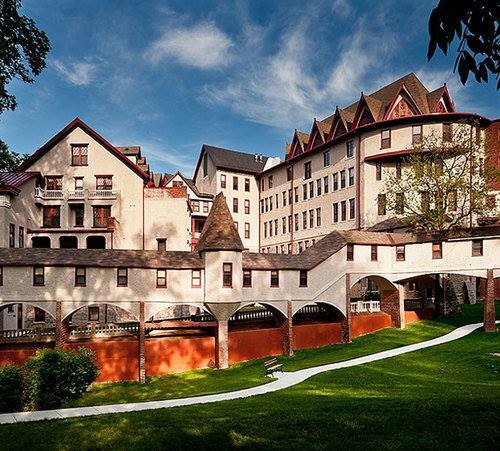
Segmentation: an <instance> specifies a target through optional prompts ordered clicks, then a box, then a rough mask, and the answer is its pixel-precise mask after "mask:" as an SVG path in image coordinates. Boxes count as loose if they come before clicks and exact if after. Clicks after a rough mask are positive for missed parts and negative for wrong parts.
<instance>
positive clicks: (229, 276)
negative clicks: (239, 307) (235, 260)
mask: <svg viewBox="0 0 500 451" xmlns="http://www.w3.org/2000/svg"><path fill="white" fill-rule="evenodd" d="M222 286H223V287H224V288H232V287H233V264H232V263H223V264H222Z"/></svg>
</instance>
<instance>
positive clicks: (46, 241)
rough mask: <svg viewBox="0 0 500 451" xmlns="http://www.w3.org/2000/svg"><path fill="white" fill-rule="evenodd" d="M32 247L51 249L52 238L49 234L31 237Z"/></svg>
mask: <svg viewBox="0 0 500 451" xmlns="http://www.w3.org/2000/svg"><path fill="white" fill-rule="evenodd" d="M31 247H35V248H40V249H49V248H50V238H49V237H48V236H34V237H33V238H31Z"/></svg>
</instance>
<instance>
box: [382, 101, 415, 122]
mask: <svg viewBox="0 0 500 451" xmlns="http://www.w3.org/2000/svg"><path fill="white" fill-rule="evenodd" d="M416 114H418V111H416V109H415V107H414V106H412V105H411V104H410V102H408V100H406V99H405V98H403V97H402V96H399V98H398V100H397V101H396V104H395V105H394V107H393V108H392V111H391V112H390V113H389V116H388V119H397V118H400V117H408V116H415V115H416Z"/></svg>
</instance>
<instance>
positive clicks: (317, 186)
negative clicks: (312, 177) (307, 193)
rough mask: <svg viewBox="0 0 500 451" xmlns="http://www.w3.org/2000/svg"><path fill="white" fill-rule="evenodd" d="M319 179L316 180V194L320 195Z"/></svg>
mask: <svg viewBox="0 0 500 451" xmlns="http://www.w3.org/2000/svg"><path fill="white" fill-rule="evenodd" d="M321 188H322V186H321V179H318V180H316V196H321Z"/></svg>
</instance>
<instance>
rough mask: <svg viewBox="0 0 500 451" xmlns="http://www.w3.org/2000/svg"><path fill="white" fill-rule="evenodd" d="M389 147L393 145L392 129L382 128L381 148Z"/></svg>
mask: <svg viewBox="0 0 500 451" xmlns="http://www.w3.org/2000/svg"><path fill="white" fill-rule="evenodd" d="M388 147H391V131H390V130H382V131H381V132H380V148H381V149H387V148H388Z"/></svg>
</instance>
